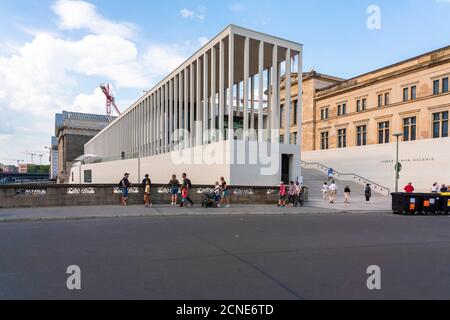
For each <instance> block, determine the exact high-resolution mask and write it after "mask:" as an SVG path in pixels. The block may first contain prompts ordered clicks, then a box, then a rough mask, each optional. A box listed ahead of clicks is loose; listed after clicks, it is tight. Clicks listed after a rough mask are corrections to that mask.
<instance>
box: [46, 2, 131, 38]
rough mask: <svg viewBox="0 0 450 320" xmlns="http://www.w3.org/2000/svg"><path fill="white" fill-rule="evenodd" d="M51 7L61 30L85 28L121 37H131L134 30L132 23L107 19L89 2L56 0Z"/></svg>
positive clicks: (96, 32)
mask: <svg viewBox="0 0 450 320" xmlns="http://www.w3.org/2000/svg"><path fill="white" fill-rule="evenodd" d="M52 9H53V11H54V12H55V13H56V14H57V15H58V16H59V27H60V28H61V29H63V30H79V29H87V30H89V31H90V32H92V33H94V34H111V35H118V36H122V37H131V36H132V35H133V34H134V32H135V30H136V26H135V25H134V24H132V23H128V22H112V21H109V20H108V19H106V18H105V17H103V16H102V15H101V14H99V13H98V12H97V8H96V7H95V6H94V5H93V4H91V3H89V2H85V1H80V0H58V1H57V2H56V3H55V4H54V5H53V6H52Z"/></svg>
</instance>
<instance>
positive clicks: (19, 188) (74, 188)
mask: <svg viewBox="0 0 450 320" xmlns="http://www.w3.org/2000/svg"><path fill="white" fill-rule="evenodd" d="M210 188H212V187H211V186H193V187H192V190H191V192H190V194H189V195H190V197H191V199H192V200H193V201H194V202H195V203H196V204H197V205H200V203H201V201H202V199H203V198H204V195H203V192H204V191H206V190H207V189H210ZM143 191H144V188H143V187H142V186H137V187H133V188H131V189H130V197H129V204H130V205H133V204H142V203H143V198H144V194H143ZM120 199H121V193H120V189H119V188H117V186H116V185H111V184H108V185H106V184H103V185H61V184H33V185H10V186H0V208H31V207H58V206H89V205H118V204H120ZM304 199H305V201H307V200H308V188H307V187H304ZM277 201H278V187H241V186H240V187H232V186H230V202H231V203H239V204H274V203H276V202H277ZM152 202H153V203H154V204H168V203H170V194H169V188H168V186H167V185H153V186H152Z"/></svg>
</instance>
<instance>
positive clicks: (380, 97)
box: [378, 94, 383, 108]
mask: <svg viewBox="0 0 450 320" xmlns="http://www.w3.org/2000/svg"><path fill="white" fill-rule="evenodd" d="M382 106H383V95H382V94H379V95H378V108H381V107H382Z"/></svg>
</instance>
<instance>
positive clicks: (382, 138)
mask: <svg viewBox="0 0 450 320" xmlns="http://www.w3.org/2000/svg"><path fill="white" fill-rule="evenodd" d="M378 143H379V144H382V143H389V121H383V122H379V123H378Z"/></svg>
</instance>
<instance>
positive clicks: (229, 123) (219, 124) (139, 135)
mask: <svg viewBox="0 0 450 320" xmlns="http://www.w3.org/2000/svg"><path fill="white" fill-rule="evenodd" d="M301 51H302V49H301V46H300V45H297V44H294V43H292V45H291V43H290V42H287V41H279V39H277V38H272V37H269V36H266V35H262V34H259V33H256V32H249V33H247V32H246V31H245V30H244V29H243V31H242V32H231V31H230V32H229V33H227V34H225V35H223V36H222V37H218V38H216V39H214V40H213V41H211V42H210V43H209V44H208V45H206V46H205V47H204V48H203V49H202V50H200V51H199V52H198V53H196V54H195V55H194V56H193V57H192V58H191V59H189V60H188V61H186V62H185V63H184V64H183V65H182V66H180V67H179V68H178V69H177V70H176V71H175V72H173V73H172V74H171V75H170V76H168V77H167V78H166V79H164V80H163V81H162V82H161V83H160V84H158V85H157V86H156V87H155V88H154V89H152V90H151V91H149V92H148V93H147V94H145V95H144V97H142V98H141V99H140V100H139V101H138V102H137V103H136V104H135V105H133V107H132V108H130V109H129V110H127V111H126V112H125V113H124V114H123V115H122V116H121V117H120V118H119V119H117V120H116V121H114V123H112V124H111V125H110V126H109V127H108V128H106V129H105V130H104V131H103V132H101V133H100V134H99V135H98V136H96V137H95V138H94V139H93V140H91V141H90V142H89V143H88V145H87V147H88V148H90V150H91V153H94V154H98V155H101V156H111V157H113V156H115V157H122V158H123V156H124V155H125V157H126V158H128V157H130V158H133V157H134V158H135V157H147V156H154V155H158V154H162V153H166V152H171V151H174V150H179V149H184V148H189V147H192V146H197V145H203V144H205V143H209V142H210V141H211V140H234V139H235V132H234V131H235V130H236V129H237V128H238V124H240V123H241V122H242V126H241V125H239V128H242V130H243V134H242V135H239V138H240V139H244V140H249V139H255V138H256V139H257V140H258V141H263V140H265V139H266V138H267V135H266V136H265V135H264V134H263V130H267V129H269V130H271V129H275V130H272V131H271V134H269V138H270V139H271V140H272V142H275V141H277V140H278V139H279V137H277V136H276V130H277V129H280V126H284V128H285V129H286V130H285V132H284V140H283V141H282V142H284V143H285V144H289V143H290V142H291V138H290V130H289V129H290V123H291V119H292V116H291V104H292V99H291V88H292V86H291V74H292V71H293V70H292V67H293V63H292V61H293V59H296V60H297V61H298V63H297V70H295V72H297V73H298V74H299V75H301V74H302V52H301ZM282 63H284V70H285V73H284V75H285V93H286V95H285V99H284V115H285V117H284V124H283V125H282V124H281V121H280V120H281V119H280V115H281V112H280V87H281V85H280V76H281V75H280V72H281V70H282V67H281V66H282ZM237 67H242V68H243V70H237V69H236V68H237ZM298 78H299V86H298V92H297V93H296V94H297V96H298V97H301V96H302V89H301V87H302V77H301V76H299V77H298ZM266 92H267V95H266ZM265 97H267V99H266V101H265ZM297 108H298V111H297V113H296V114H297V117H298V118H297V124H299V126H301V125H300V124H301V110H302V99H301V98H300V99H298V102H297ZM179 129H182V130H187V131H189V133H190V136H184V135H183V134H182V133H180V131H178V130H179ZM208 130H214V132H211V134H209V135H208V136H205V137H204V136H203V133H204V132H206V131H208ZM249 130H250V131H252V130H256V131H253V132H256V135H255V134H254V133H253V134H249ZM274 132H275V133H274ZM216 133H217V134H216ZM180 142H181V143H180ZM297 144H301V130H299V131H298V134H297Z"/></svg>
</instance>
